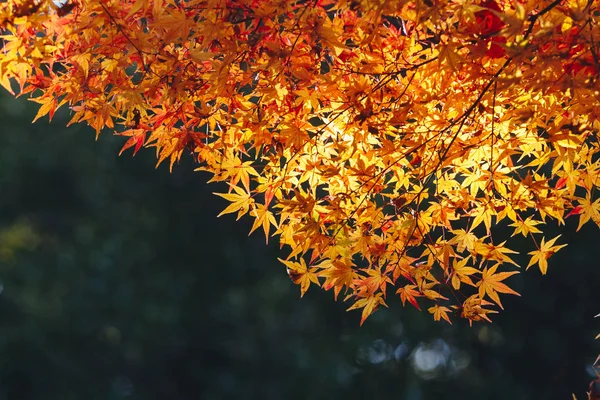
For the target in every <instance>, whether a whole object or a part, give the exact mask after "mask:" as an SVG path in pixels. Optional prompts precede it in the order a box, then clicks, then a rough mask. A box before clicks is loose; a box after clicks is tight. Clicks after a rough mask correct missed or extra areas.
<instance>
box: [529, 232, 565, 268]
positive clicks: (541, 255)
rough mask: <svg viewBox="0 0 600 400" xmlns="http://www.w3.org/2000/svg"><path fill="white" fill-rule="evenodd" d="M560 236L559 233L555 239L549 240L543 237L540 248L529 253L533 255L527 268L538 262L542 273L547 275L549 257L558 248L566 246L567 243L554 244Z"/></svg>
mask: <svg viewBox="0 0 600 400" xmlns="http://www.w3.org/2000/svg"><path fill="white" fill-rule="evenodd" d="M560 236H561V235H558V236H557V237H555V238H554V239H550V240H548V241H547V242H546V240H545V238H542V242H541V243H540V247H539V249H538V250H534V251H530V252H529V253H528V254H529V255H531V256H532V257H531V259H530V260H529V264H527V269H529V267H531V266H533V265H535V264H538V265H539V267H540V271H541V272H542V275H546V271H547V270H548V258H550V257H551V256H552V255H553V254H554V253H556V252H557V251H558V250H560V249H562V248H563V247H565V246H566V244H561V245H558V246H554V242H556V239H558V238H559V237H560Z"/></svg>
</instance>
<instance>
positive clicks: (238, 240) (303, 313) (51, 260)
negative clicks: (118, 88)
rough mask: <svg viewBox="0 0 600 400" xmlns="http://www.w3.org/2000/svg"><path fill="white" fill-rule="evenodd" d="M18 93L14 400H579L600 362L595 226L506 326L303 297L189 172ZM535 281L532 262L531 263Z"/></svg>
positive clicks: (4, 202) (4, 223)
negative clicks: (43, 111)
mask: <svg viewBox="0 0 600 400" xmlns="http://www.w3.org/2000/svg"><path fill="white" fill-rule="evenodd" d="M34 108H35V105H32V104H28V102H27V101H26V100H25V99H19V100H18V101H17V100H14V99H12V98H10V97H9V95H7V94H6V93H2V96H1V97H0V120H1V122H2V126H1V132H2V134H1V135H2V136H1V137H2V146H0V285H1V290H2V293H1V294H0V400H20V399H43V400H81V399H86V400H92V399H108V400H116V399H132V400H133V399H136V400H137V399H140V400H141V399H144V400H153V399H157V400H158V399H161V400H162V399H177V400H187V399H190V400H191V399H207V400H211V399H238V400H239V399H261V400H264V399H338V398H340V399H342V398H343V399H361V400H362V399H406V400H419V399H424V400H429V399H465V400H470V399H473V400H474V399H503V400H507V399H511V400H512V399H515V400H519V399H545V400H548V399H557V400H558V399H565V400H566V399H571V393H575V394H577V396H578V398H579V399H583V398H586V396H585V391H586V389H587V388H588V384H589V382H590V380H592V378H593V372H592V370H591V368H590V367H589V365H590V364H591V363H592V362H593V361H594V359H595V358H596V357H597V355H598V353H599V352H600V341H598V340H596V341H594V337H595V336H596V334H597V333H598V332H600V318H597V319H594V318H593V316H594V315H596V314H598V313H599V312H600V263H599V261H598V260H600V246H599V245H598V243H599V239H600V234H599V230H598V228H597V227H595V226H592V225H588V226H586V227H585V228H583V229H582V230H581V231H580V232H579V233H577V234H576V233H575V228H576V225H577V224H576V222H577V221H576V220H568V224H567V226H566V227H561V228H557V231H556V232H550V233H548V236H549V237H554V236H555V235H556V234H559V233H561V234H562V235H563V236H562V238H561V241H562V242H566V243H569V246H568V247H567V248H565V249H564V250H562V251H561V252H559V253H558V254H557V255H556V256H554V257H553V258H551V259H550V268H549V273H548V275H547V276H545V277H543V276H541V275H540V273H539V271H538V270H534V269H531V270H529V271H527V272H525V270H524V268H523V271H522V273H521V274H520V275H519V276H517V277H512V278H510V282H511V283H512V285H511V287H513V288H515V290H517V291H519V292H520V293H521V295H522V297H508V296H505V297H503V304H504V306H505V311H504V312H502V313H500V314H498V315H493V316H492V317H493V321H494V322H493V324H477V325H474V326H473V327H472V328H470V327H469V326H468V323H466V322H465V321H463V320H459V319H455V320H454V325H453V326H450V325H448V324H446V323H444V322H440V323H436V322H433V321H432V320H431V316H430V315H428V314H426V313H420V312H418V311H417V310H415V309H413V308H409V307H407V308H402V304H401V302H400V300H399V299H398V298H396V297H394V296H393V293H389V294H388V304H389V305H390V309H384V310H380V311H378V312H377V313H376V314H375V315H374V316H372V317H371V318H369V319H368V320H367V322H366V323H365V325H364V326H363V327H362V328H359V326H358V324H359V319H360V312H348V313H346V312H345V309H346V308H347V307H348V305H347V304H343V303H341V302H338V303H335V302H334V301H333V294H332V293H327V292H322V291H320V290H318V289H316V288H311V289H310V290H309V291H308V292H307V294H306V295H305V296H304V298H302V299H300V298H299V287H298V286H296V285H294V284H293V283H292V282H291V281H290V279H289V278H288V276H287V274H286V271H285V267H283V266H282V265H281V264H280V263H279V262H278V261H277V257H278V256H282V254H284V253H280V252H279V248H278V244H277V239H276V238H274V239H273V240H272V243H270V245H269V246H268V247H267V246H265V243H264V237H263V236H261V235H260V234H258V233H257V234H253V235H252V236H250V237H248V236H247V232H248V231H249V230H250V224H249V221H248V220H244V219H242V220H241V221H238V222H235V220H234V219H235V217H233V216H231V215H227V216H223V217H221V218H219V219H217V218H216V215H217V214H218V213H219V212H220V211H221V210H222V209H223V208H224V207H225V206H226V202H225V200H223V199H221V198H219V197H217V196H214V195H213V194H212V192H224V191H226V188H224V187H223V186H219V185H215V184H210V185H207V184H206V183H205V182H206V180H207V179H208V178H209V177H208V176H207V175H205V174H203V173H201V172H194V171H193V170H194V165H193V163H192V162H191V159H190V158H189V157H188V158H186V159H185V160H182V162H181V164H180V165H177V166H176V167H175V168H174V171H173V173H169V171H168V165H166V164H164V165H161V166H160V167H159V168H158V169H155V168H154V167H155V162H156V158H155V154H154V152H153V150H152V149H146V150H142V151H140V153H138V155H137V156H136V157H135V158H132V157H131V152H128V153H126V154H125V155H123V156H121V157H118V156H117V154H118V151H119V148H120V147H121V146H122V144H123V143H124V141H125V139H124V138H121V137H115V136H111V134H110V133H108V132H107V133H104V134H103V135H101V136H100V138H99V140H98V142H95V141H94V133H93V132H92V130H91V129H89V128H87V127H83V126H71V127H69V128H65V125H66V122H67V121H68V119H69V118H68V115H67V112H66V111H64V110H63V112H61V113H58V114H57V116H56V118H55V120H54V121H52V123H51V124H48V121H47V119H44V120H41V121H38V122H37V123H36V124H35V125H32V124H31V122H30V121H31V120H32V119H33V116H34V115H35V110H34ZM519 261H520V264H521V265H526V264H527V262H526V261H525V258H520V259H519Z"/></svg>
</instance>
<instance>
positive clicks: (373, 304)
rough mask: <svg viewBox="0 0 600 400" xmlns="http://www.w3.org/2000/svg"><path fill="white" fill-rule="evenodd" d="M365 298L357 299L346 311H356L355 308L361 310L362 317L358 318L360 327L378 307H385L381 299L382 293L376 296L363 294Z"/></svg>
mask: <svg viewBox="0 0 600 400" xmlns="http://www.w3.org/2000/svg"><path fill="white" fill-rule="evenodd" d="M364 296H365V297H362V298H359V299H358V300H356V302H355V303H354V304H353V305H351V306H350V307H349V308H348V310H347V311H350V310H356V309H357V308H362V309H363V310H362V315H361V318H360V325H361V326H362V324H363V323H364V322H365V320H366V319H367V318H368V317H369V315H371V314H372V313H374V312H375V311H376V310H377V308H378V307H379V306H380V305H383V306H385V307H387V304H385V300H384V298H383V293H376V294H366V293H365V294H364Z"/></svg>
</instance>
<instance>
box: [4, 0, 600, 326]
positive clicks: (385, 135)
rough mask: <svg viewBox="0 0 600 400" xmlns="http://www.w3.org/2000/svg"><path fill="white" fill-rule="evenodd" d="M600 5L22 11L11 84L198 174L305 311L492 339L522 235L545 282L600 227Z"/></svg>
mask: <svg viewBox="0 0 600 400" xmlns="http://www.w3.org/2000/svg"><path fill="white" fill-rule="evenodd" d="M598 3H599V2H598V1H594V0H563V1H560V0H555V1H547V0H541V1H540V0H518V1H506V0H485V1H469V0H444V1H431V0H417V1H408V0H378V1H373V0H341V1H340V0H311V1H308V0H296V1H276V0H152V1H150V0H67V1H66V2H61V3H58V2H52V1H47V0H9V1H7V2H4V3H2V5H1V6H0V7H1V8H0V23H1V26H2V32H3V36H2V41H3V43H2V52H1V54H0V83H1V84H2V85H3V86H4V87H5V88H6V89H7V90H9V91H11V92H13V93H15V92H14V91H16V92H17V93H18V94H29V95H30V99H31V100H32V101H35V102H37V103H39V104H40V108H39V112H38V114H37V115H36V117H35V119H38V118H40V117H43V116H45V115H48V116H49V118H50V119H51V118H52V116H53V115H54V113H55V111H56V110H57V109H58V108H59V107H61V106H62V105H67V106H68V107H69V108H70V110H71V113H72V119H71V123H76V122H85V123H87V124H89V125H90V126H92V127H93V128H94V129H95V130H96V132H97V133H100V131H101V130H102V129H104V128H110V129H114V130H115V132H116V134H118V135H121V136H124V137H125V138H127V140H126V142H125V144H124V146H123V150H126V149H128V148H133V153H134V154H135V153H136V152H137V151H138V150H139V149H140V148H142V147H154V148H155V149H156V152H157V157H158V163H161V162H162V161H167V160H168V162H169V163H170V164H171V166H172V165H173V164H174V163H175V162H177V161H178V160H179V159H180V158H181V156H182V155H183V154H184V153H189V154H191V155H192V156H193V157H194V158H195V159H196V160H197V162H198V163H199V165H200V167H199V169H200V170H203V171H207V172H209V173H210V174H211V176H212V177H211V179H210V181H223V182H226V183H227V184H228V185H229V191H228V192H227V193H221V194H219V195H220V196H221V197H223V198H224V199H225V200H226V201H228V202H229V203H230V204H229V205H228V206H227V207H226V208H225V210H224V211H223V213H222V214H228V213H233V214H236V216H237V218H239V217H241V216H242V215H249V216H250V218H253V219H254V224H253V226H252V231H254V230H258V229H260V230H262V231H263V232H264V233H265V235H266V237H267V240H268V238H269V237H270V236H272V235H277V236H279V240H280V244H281V247H282V248H284V247H285V249H286V251H287V253H286V255H285V259H282V262H283V264H284V265H285V266H286V267H287V269H288V272H289V274H290V277H291V278H292V280H293V281H294V282H295V283H297V284H299V285H300V287H301V293H302V294H304V292H305V291H306V290H307V289H308V288H309V287H310V286H311V285H318V286H321V287H323V288H324V289H325V290H333V293H334V294H335V297H336V298H337V297H338V295H339V294H340V293H343V294H344V296H346V297H345V298H346V300H351V302H352V305H351V307H350V309H362V321H364V319H365V318H366V317H368V316H369V315H370V314H371V313H372V312H373V311H375V310H376V309H377V308H378V307H379V306H381V305H385V304H386V303H385V301H386V295H388V294H389V293H390V291H392V293H393V292H395V293H396V294H397V295H398V296H400V298H401V299H402V301H403V302H404V303H406V302H408V303H410V304H412V305H413V306H415V307H417V308H420V304H422V303H428V304H427V309H428V311H429V312H430V313H431V314H432V315H433V317H434V318H435V319H436V320H440V319H444V320H446V321H448V322H450V321H451V318H450V317H451V316H452V314H456V315H458V316H460V317H464V318H467V319H469V320H470V321H479V320H489V314H490V313H492V312H494V311H493V310H492V308H493V306H494V305H495V306H497V307H500V308H502V303H501V301H500V295H504V294H513V295H515V294H517V293H516V292H515V291H514V290H513V289H511V288H510V286H509V284H508V283H507V280H508V278H509V277H510V276H511V275H514V274H516V273H518V271H517V270H516V268H518V265H517V264H516V263H515V261H514V260H513V256H514V254H515V253H516V252H515V251H513V250H511V248H510V244H511V243H513V240H517V239H516V238H514V236H521V235H523V236H525V237H526V238H529V240H530V243H531V248H532V251H531V252H530V253H529V255H530V256H531V257H530V262H529V264H528V265H527V267H528V268H529V267H532V266H537V267H539V268H540V270H541V272H542V273H544V274H545V273H546V269H547V267H548V261H547V260H548V258H549V257H550V256H552V255H553V254H554V253H555V252H556V251H558V250H559V249H560V248H562V247H564V244H559V243H558V242H557V240H558V237H544V233H543V230H544V226H545V225H546V224H547V223H550V222H554V223H558V224H563V223H564V222H565V218H568V217H570V218H578V219H579V228H580V227H581V225H583V224H584V223H586V222H589V221H590V220H591V221H593V222H595V223H596V224H599V223H600V198H598V196H597V195H596V188H597V186H598V182H599V180H598V178H599V174H600V162H599V155H598V152H599V143H598V131H599V129H600V122H599V120H598V117H599V116H600V92H599V89H598V88H599V85H598V78H599V75H600V63H599V54H600V26H599V24H600V10H599V9H598V6H599V4H598ZM497 226H500V227H502V229H501V230H502V231H507V229H508V231H509V232H510V231H512V232H513V235H512V236H511V237H500V236H501V232H499V231H498V230H497V229H496V227H497ZM362 321H361V323H362Z"/></svg>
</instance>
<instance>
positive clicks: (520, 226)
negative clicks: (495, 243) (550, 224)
mask: <svg viewBox="0 0 600 400" xmlns="http://www.w3.org/2000/svg"><path fill="white" fill-rule="evenodd" d="M540 223H541V221H535V220H534V219H533V218H531V217H527V218H526V219H525V220H524V221H522V220H518V221H516V222H514V223H512V224H509V225H508V226H514V227H515V228H516V229H515V231H514V232H513V234H512V235H511V236H514V235H518V234H519V233H521V234H522V235H523V236H528V235H529V234H531V233H542V231H540V230H539V229H538V228H536V227H535V226H536V225H539V224H540Z"/></svg>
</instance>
